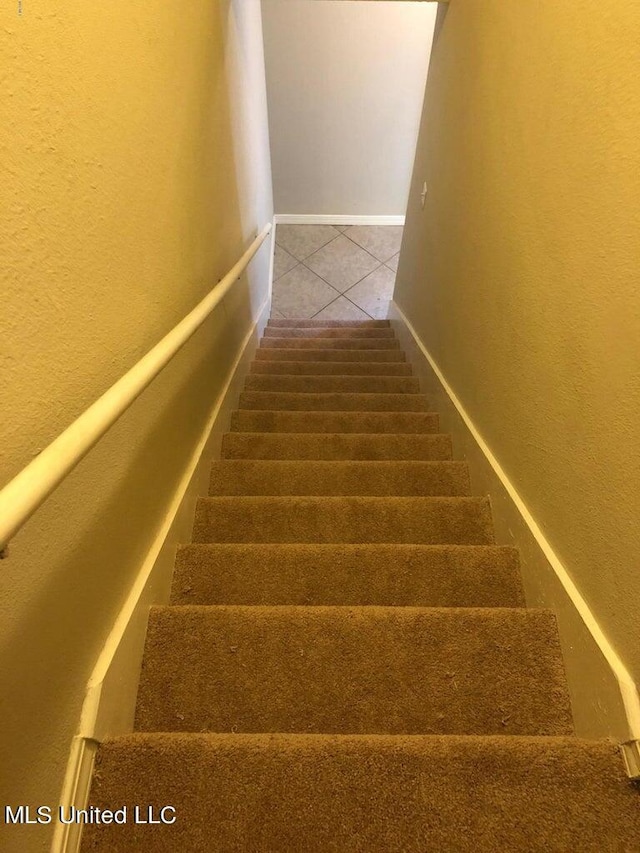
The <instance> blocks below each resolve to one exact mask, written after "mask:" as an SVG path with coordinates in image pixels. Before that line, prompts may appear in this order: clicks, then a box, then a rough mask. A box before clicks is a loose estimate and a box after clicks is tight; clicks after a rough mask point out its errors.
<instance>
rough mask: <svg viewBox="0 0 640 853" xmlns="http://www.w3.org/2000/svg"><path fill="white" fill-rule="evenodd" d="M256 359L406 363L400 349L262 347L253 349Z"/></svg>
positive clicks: (405, 357) (404, 355)
mask: <svg viewBox="0 0 640 853" xmlns="http://www.w3.org/2000/svg"><path fill="white" fill-rule="evenodd" d="M254 357H255V359H256V361H291V360H292V359H294V360H295V361H329V362H342V361H346V362H351V361H356V362H366V363H368V362H391V363H397V362H402V363H406V361H407V356H406V354H405V353H404V352H403V351H402V350H401V349H326V348H325V349H312V348H311V347H307V348H305V349H293V348H278V347H266V348H265V347H263V348H260V347H259V348H258V349H257V350H256V351H255V356H254Z"/></svg>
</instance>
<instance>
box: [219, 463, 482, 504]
mask: <svg viewBox="0 0 640 853" xmlns="http://www.w3.org/2000/svg"><path fill="white" fill-rule="evenodd" d="M469 493H470V486H469V470H468V465H467V463H466V462H451V461H427V462H424V461H414V460H410V461H402V460H400V461H398V460H374V461H369V460H367V461H358V460H353V459H348V460H345V461H341V460H330V461H328V460H324V459H320V460H318V459H230V458H227V459H222V460H219V461H217V462H214V463H213V465H212V468H211V477H210V483H209V494H210V495H243V494H244V495H256V494H258V495H293V494H296V495H346V494H349V495H356V496H360V497H367V496H374V495H396V496H398V497H401V496H409V495H425V496H426V495H440V496H452V495H468V494H469Z"/></svg>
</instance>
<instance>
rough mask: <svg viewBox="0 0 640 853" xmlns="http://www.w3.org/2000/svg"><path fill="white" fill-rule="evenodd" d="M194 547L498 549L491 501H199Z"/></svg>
mask: <svg viewBox="0 0 640 853" xmlns="http://www.w3.org/2000/svg"><path fill="white" fill-rule="evenodd" d="M193 541H194V542H319V543H320V542H334V543H339V542H351V543H354V544H357V543H360V542H371V543H374V542H407V543H410V544H416V545H418V544H424V545H493V544H495V539H494V533H493V523H492V519H491V508H490V505H489V501H488V500H487V499H486V498H468V497H462V498H460V497H456V498H433V497H427V498H424V497H423V498H415V497H411V498H398V497H373V498H371V497H369V498H363V497H208V498H199V499H198V502H197V504H196V514H195V521H194V528H193Z"/></svg>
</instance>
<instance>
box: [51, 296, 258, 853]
mask: <svg viewBox="0 0 640 853" xmlns="http://www.w3.org/2000/svg"><path fill="white" fill-rule="evenodd" d="M270 307H271V297H270V295H268V296H267V298H266V299H265V301H264V303H263V305H262V306H261V308H260V312H259V315H258V320H257V321H256V323H255V324H254V325H253V326H252V328H251V330H250V331H249V332H248V334H247V335H246V337H245V339H244V341H243V342H242V345H241V348H240V353H239V355H238V358H237V359H236V361H235V362H234V364H233V367H232V368H231V370H230V372H229V375H228V377H227V380H226V382H225V385H224V387H223V389H222V391H221V392H220V394H219V396H218V398H217V400H216V402H215V404H214V406H213V408H212V410H211V412H210V414H209V417H208V419H207V424H206V426H205V428H204V430H203V432H202V435H201V437H200V440H199V442H198V444H197V446H196V448H195V450H194V452H193V454H192V456H191V459H190V460H189V464H188V465H187V468H186V470H185V473H184V476H183V477H182V479H181V481H180V484H179V485H178V488H177V489H176V492H175V494H174V497H173V500H172V502H171V505H170V507H169V510H168V512H167V514H166V516H165V519H164V521H163V523H162V525H161V526H160V528H159V530H158V532H157V535H156V537H155V539H154V541H153V544H152V546H151V548H150V549H149V552H148V553H147V556H146V558H145V560H144V562H143V564H142V566H141V567H140V571H139V572H138V575H137V577H136V579H135V581H134V583H133V585H132V586H131V589H130V590H129V594H128V596H127V599H126V601H125V603H124V605H123V607H122V609H121V610H120V612H119V614H118V616H117V618H116V621H115V624H114V626H113V629H112V631H111V633H110V634H109V637H108V638H107V641H106V643H105V645H104V647H103V649H102V652H101V653H100V655H99V657H98V660H97V662H96V665H95V667H94V670H93V672H92V674H91V677H90V679H89V681H88V683H87V688H86V692H85V699H84V703H83V706H82V713H81V717H80V728H79V732H78V735H77V736H76V737H75V738H74V739H73V742H72V747H71V752H70V755H69V760H68V762H67V769H66V773H65V779H64V784H63V789H62V795H61V802H60V804H61V805H62V806H64V807H65V808H67V807H68V806H70V805H74V806H75V807H76V808H79V809H82V808H86V804H87V801H88V797H89V790H90V785H91V774H92V770H93V761H94V757H95V753H96V750H97V747H98V745H99V743H100V742H101V741H102V740H104V739H105V738H107V737H115V736H117V735H121V734H128V733H129V732H131V731H132V730H133V719H134V712H135V704H136V695H137V691H138V680H139V675H140V666H141V663H142V655H143V651H144V642H145V636H146V630H147V618H148V613H149V608H150V607H151V605H153V604H162V603H166V602H167V601H168V600H169V594H170V590H171V580H172V576H173V568H174V562H175V552H176V546H177V545H178V544H180V543H183V542H188V541H189V540H190V538H191V531H192V527H193V516H194V510H195V504H196V500H197V498H198V497H199V496H200V495H204V494H206V492H207V488H208V478H209V472H210V468H211V460H212V458H214V456H215V455H217V452H219V446H220V443H221V441H222V434H223V433H224V432H225V431H226V430H227V429H228V423H229V420H230V414H231V411H232V410H233V409H234V408H236V405H237V399H238V395H239V393H240V391H241V385H242V383H243V382H244V378H245V375H246V373H247V370H248V364H249V362H250V361H251V359H252V358H253V354H254V352H255V349H256V347H257V345H258V341H259V339H260V336H261V335H262V332H263V330H264V326H265V325H266V322H267V319H268V316H269V311H270ZM79 845H80V828H79V827H78V826H77V825H76V826H75V827H74V825H65V824H61V823H59V822H56V826H55V829H54V836H53V843H52V846H51V853H77V851H78V850H79Z"/></svg>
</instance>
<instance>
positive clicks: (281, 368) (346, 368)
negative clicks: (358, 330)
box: [250, 361, 412, 376]
mask: <svg viewBox="0 0 640 853" xmlns="http://www.w3.org/2000/svg"><path fill="white" fill-rule="evenodd" d="M250 371H251V373H252V374H262V375H264V374H267V375H270V376H282V375H284V376H295V375H297V374H302V375H304V376H314V375H318V376H323V375H324V376H411V375H412V371H411V365H410V364H402V363H401V362H398V363H393V362H390V363H388V364H385V363H384V362H366V361H353V362H351V361H341V362H337V363H334V362H327V361H253V362H252V363H251V368H250Z"/></svg>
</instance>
